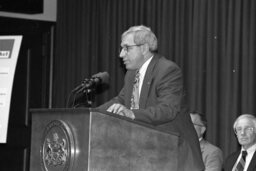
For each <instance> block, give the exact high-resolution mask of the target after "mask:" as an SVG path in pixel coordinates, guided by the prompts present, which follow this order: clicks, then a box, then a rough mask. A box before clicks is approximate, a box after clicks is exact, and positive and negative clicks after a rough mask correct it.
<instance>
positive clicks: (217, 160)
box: [190, 112, 223, 171]
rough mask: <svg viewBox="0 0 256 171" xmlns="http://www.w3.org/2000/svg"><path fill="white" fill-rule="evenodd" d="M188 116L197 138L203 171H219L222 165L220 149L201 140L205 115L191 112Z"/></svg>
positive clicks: (204, 130)
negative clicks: (203, 166)
mask: <svg viewBox="0 0 256 171" xmlns="http://www.w3.org/2000/svg"><path fill="white" fill-rule="evenodd" d="M190 116H191V119H192V122H193V124H194V127H195V130H196V133H197V136H198V138H199V142H200V147H201V152H202V157H203V161H204V165H205V171H221V168H222V163H223V153H222V151H221V149H219V148H218V147H216V146H215V145H213V144H211V143H210V142H208V141H207V140H205V139H204V138H203V137H204V134H205V132H206V128H207V120H206V117H205V115H202V114H200V113H197V112H193V113H190Z"/></svg>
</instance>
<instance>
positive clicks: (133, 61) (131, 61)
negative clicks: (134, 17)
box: [119, 34, 144, 70]
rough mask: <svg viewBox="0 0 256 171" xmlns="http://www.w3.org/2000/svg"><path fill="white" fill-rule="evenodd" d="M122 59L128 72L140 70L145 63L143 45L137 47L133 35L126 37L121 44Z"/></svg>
mask: <svg viewBox="0 0 256 171" xmlns="http://www.w3.org/2000/svg"><path fill="white" fill-rule="evenodd" d="M121 48H122V49H121V52H120V55H119V56H120V58H122V59H123V62H124V64H125V67H126V69H127V70H136V69H139V68H140V67H141V66H142V65H143V63H144V56H143V53H142V48H141V45H136V44H135V43H134V40H133V34H128V35H126V36H125V37H124V38H123V39H122V42H121Z"/></svg>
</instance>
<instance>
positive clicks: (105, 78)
mask: <svg viewBox="0 0 256 171" xmlns="http://www.w3.org/2000/svg"><path fill="white" fill-rule="evenodd" d="M92 78H98V79H99V81H100V83H102V84H108V83H109V74H108V72H99V73H97V74H94V75H93V76H92Z"/></svg>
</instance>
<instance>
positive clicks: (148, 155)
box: [89, 113, 178, 171]
mask: <svg viewBox="0 0 256 171" xmlns="http://www.w3.org/2000/svg"><path fill="white" fill-rule="evenodd" d="M90 123H91V124H90V125H91V129H90V152H89V156H90V157H89V169H90V171H170V170H172V171H176V170H177V162H178V160H177V158H178V156H177V155H178V152H177V150H178V137H177V136H174V135H170V134H168V133H165V132H160V131H158V130H156V129H152V128H148V127H145V126H143V125H139V124H136V123H133V122H129V121H126V120H122V119H118V118H116V117H112V116H108V115H105V114H102V113H92V114H91V121H90Z"/></svg>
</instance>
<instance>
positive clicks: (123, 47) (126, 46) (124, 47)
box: [119, 44, 143, 53]
mask: <svg viewBox="0 0 256 171" xmlns="http://www.w3.org/2000/svg"><path fill="white" fill-rule="evenodd" d="M142 45H143V44H138V45H124V46H120V50H119V52H120V53H121V52H122V50H123V51H124V52H125V53H127V52H128V51H129V50H130V49H131V48H132V47H134V46H142Z"/></svg>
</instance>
